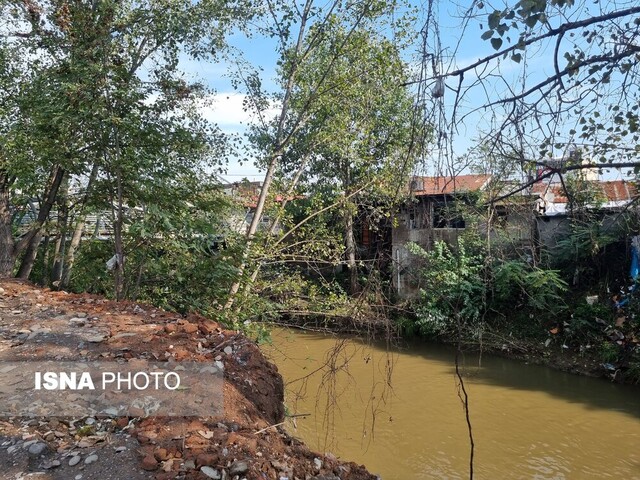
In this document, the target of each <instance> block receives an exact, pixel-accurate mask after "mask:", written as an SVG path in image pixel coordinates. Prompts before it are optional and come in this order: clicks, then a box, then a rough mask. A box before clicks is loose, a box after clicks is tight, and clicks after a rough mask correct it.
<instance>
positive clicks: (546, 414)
mask: <svg viewBox="0 0 640 480" xmlns="http://www.w3.org/2000/svg"><path fill="white" fill-rule="evenodd" d="M272 337H273V345H271V346H267V347H265V351H266V353H267V355H268V356H269V357H270V358H271V359H272V361H273V362H274V363H275V364H276V365H277V366H278V369H279V370H280V372H281V373H282V375H283V377H284V379H285V382H287V398H286V403H287V408H288V411H289V413H290V414H298V415H300V414H310V415H308V416H300V417H296V418H295V424H294V422H291V424H290V425H289V426H288V429H289V431H290V432H291V433H292V434H293V435H295V436H298V437H300V438H302V439H303V440H304V441H305V442H306V443H307V444H308V445H309V446H310V447H311V448H312V449H315V450H319V451H325V452H332V453H334V454H335V455H337V456H338V457H341V458H344V459H347V460H353V461H355V462H357V463H362V464H365V465H366V466H367V468H368V469H369V470H370V471H371V472H375V473H378V474H380V475H381V476H382V478H383V479H384V480H394V479H398V480H407V479H458V478H460V479H463V478H468V462H469V459H468V454H469V447H468V433H467V430H466V424H465V420H464V412H463V409H462V405H461V403H460V400H459V398H458V388H457V384H456V381H455V377H454V369H453V359H454V352H453V351H452V350H451V349H449V348H447V347H443V346H438V345H431V344H424V343H412V344H410V345H406V346H405V347H404V348H402V349H397V348H393V349H390V350H388V349H387V348H386V347H385V346H384V345H366V344H364V343H362V342H360V341H357V340H352V339H344V338H340V339H339V338H337V337H328V336H323V335H317V334H310V333H304V332H299V331H293V330H285V329H276V330H274V331H273V333H272ZM325 364H326V366H325V367H322V366H323V365H325ZM332 372H333V373H332ZM389 374H390V376H389ZM464 374H465V378H466V382H465V383H466V386H467V390H468V393H469V397H470V401H469V403H470V410H471V421H472V424H473V433H474V438H475V443H476V461H475V473H476V478H478V479H503V478H509V479H518V478H521V479H601V478H613V479H638V480H640V389H638V388H634V387H625V386H620V385H614V384H611V383H608V382H606V381H603V380H598V379H591V378H585V377H578V376H574V375H569V374H565V373H562V372H557V371H554V370H550V369H548V368H544V367H538V366H529V365H525V364H523V363H520V362H516V361H510V360H506V359H502V358H496V357H490V356H487V355H485V356H483V357H482V362H481V366H478V358H477V357H474V356H467V357H466V358H465V367H464Z"/></svg>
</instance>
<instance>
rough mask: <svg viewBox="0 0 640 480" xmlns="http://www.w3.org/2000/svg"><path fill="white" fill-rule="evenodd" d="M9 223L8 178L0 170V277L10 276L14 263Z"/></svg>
mask: <svg viewBox="0 0 640 480" xmlns="http://www.w3.org/2000/svg"><path fill="white" fill-rule="evenodd" d="M11 224H12V221H11V211H10V210H9V179H8V176H7V172H6V171H4V170H0V278H7V277H10V276H11V275H12V274H13V267H14V265H15V263H16V254H15V249H14V242H13V233H12V231H11Z"/></svg>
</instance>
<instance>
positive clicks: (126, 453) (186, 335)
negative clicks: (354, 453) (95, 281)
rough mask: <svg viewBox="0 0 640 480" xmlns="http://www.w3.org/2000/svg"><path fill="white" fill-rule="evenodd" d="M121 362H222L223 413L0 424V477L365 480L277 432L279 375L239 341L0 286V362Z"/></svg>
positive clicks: (90, 302) (357, 469)
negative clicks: (136, 360) (146, 360)
mask: <svg viewBox="0 0 640 480" xmlns="http://www.w3.org/2000/svg"><path fill="white" fill-rule="evenodd" d="M131 359H148V360H154V361H176V362H180V361H190V362H222V363H223V364H224V387H223V391H224V414H223V415H222V416H218V417H198V418H196V417H147V418H144V417H143V414H142V412H137V411H135V410H130V411H129V412H128V413H129V416H127V417H110V416H105V415H102V416H89V417H78V418H70V417H60V418H54V417H32V418H26V417H15V418H0V478H1V479H14V480H17V479H27V478H37V479H41V480H45V479H51V480H63V479H64V480H68V479H76V480H81V479H100V480H105V479H107V480H108V479H113V480H129V479H133V480H136V479H149V478H156V479H202V480H205V479H220V480H222V479H228V480H232V479H237V480H241V479H248V480H253V479H276V480H296V479H300V480H310V479H316V480H338V479H341V480H374V479H375V478H376V477H375V476H373V475H371V474H369V473H368V472H367V471H366V470H365V468H364V467H362V466H358V465H356V464H354V463H347V462H342V461H339V460H337V459H336V458H335V457H332V456H324V455H321V454H319V453H316V452H312V451H310V450H309V449H308V448H307V447H306V446H304V445H303V444H302V443H301V442H299V441H298V440H296V439H295V438H292V437H291V436H289V435H288V434H287V433H286V432H285V431H284V430H283V429H282V427H281V426H280V425H279V424H280V423H281V422H282V421H283V418H284V406H283V395H284V390H283V382H282V377H281V376H280V375H279V374H278V371H277V369H276V367H275V366H274V365H272V364H271V363H269V362H268V361H267V360H266V359H265V358H264V357H263V356H262V354H261V352H260V351H259V350H258V348H257V347H256V345H255V344H254V343H253V342H251V341H250V340H249V339H247V338H246V337H245V336H243V335H241V334H239V333H237V332H234V331H228V330H224V329H222V328H221V327H220V326H219V325H218V324H216V323H215V322H212V321H210V320H207V319H205V318H203V317H199V316H195V315H192V316H189V317H187V318H182V317H179V316H178V315H176V314H172V313H168V312H165V311H162V310H159V309H156V308H153V307H149V306H146V305H141V304H135V303H127V302H124V303H115V302H112V301H108V300H105V299H104V298H101V297H96V296H90V295H73V294H67V293H64V292H53V291H49V290H47V289H39V288H36V287H34V286H32V285H29V284H25V283H20V282H15V281H0V360H1V361H2V362H16V361H22V360H30V361H34V360H56V361H74V362H75V361H94V360H104V361H108V360H109V361H114V360H118V361H125V360H126V361H129V360H131ZM2 362H0V367H1V366H2ZM0 387H2V386H1V385H0Z"/></svg>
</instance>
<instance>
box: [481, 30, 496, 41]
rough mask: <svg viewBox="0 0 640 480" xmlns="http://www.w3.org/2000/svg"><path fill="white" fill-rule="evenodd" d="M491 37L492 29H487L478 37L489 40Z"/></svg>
mask: <svg viewBox="0 0 640 480" xmlns="http://www.w3.org/2000/svg"><path fill="white" fill-rule="evenodd" d="M491 37H493V30H487V31H486V32H484V33H483V34H482V36H481V37H480V38H482V40H489V39H490V38H491Z"/></svg>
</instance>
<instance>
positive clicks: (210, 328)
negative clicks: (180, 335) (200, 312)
mask: <svg viewBox="0 0 640 480" xmlns="http://www.w3.org/2000/svg"><path fill="white" fill-rule="evenodd" d="M198 328H199V329H200V332H202V334H203V335H211V334H212V333H215V332H216V331H217V330H218V328H219V326H218V324H217V323H215V322H212V321H210V320H209V321H205V322H202V323H200V324H199V325H198Z"/></svg>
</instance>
